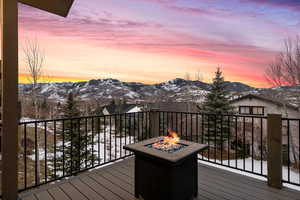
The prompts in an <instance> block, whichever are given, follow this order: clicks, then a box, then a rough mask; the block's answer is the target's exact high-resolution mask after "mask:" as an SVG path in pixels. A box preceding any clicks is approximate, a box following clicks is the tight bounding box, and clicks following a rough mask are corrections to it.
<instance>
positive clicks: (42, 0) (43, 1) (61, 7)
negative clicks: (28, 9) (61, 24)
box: [19, 0, 74, 17]
mask: <svg viewBox="0 0 300 200" xmlns="http://www.w3.org/2000/svg"><path fill="white" fill-rule="evenodd" d="M19 2H20V3H23V4H26V5H29V6H32V7H35V8H39V9H41V10H44V11H47V12H50V13H53V14H56V15H60V16H62V17H66V16H67V15H68V13H69V11H70V8H71V6H72V4H73V2H74V0H19Z"/></svg>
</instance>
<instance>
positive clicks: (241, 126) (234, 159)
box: [159, 111, 300, 186]
mask: <svg viewBox="0 0 300 200" xmlns="http://www.w3.org/2000/svg"><path fill="white" fill-rule="evenodd" d="M159 118H160V119H159V121H160V133H161V134H162V135H166V134H167V129H168V128H171V129H173V130H174V131H176V132H177V133H178V134H179V136H180V137H181V138H182V139H185V140H189V141H193V142H198V143H203V144H207V145H208V146H209V148H208V149H207V150H206V151H205V152H202V153H201V154H200V155H199V157H198V158H199V160H201V161H204V162H209V163H213V164H218V165H221V166H224V167H227V168H232V169H236V170H240V171H243V172H247V173H250V174H254V175H258V176H261V177H267V153H268V152H267V124H268V122H267V117H265V116H247V115H218V116H217V115H213V114H205V113H190V112H165V111H160V112H159ZM282 127H283V128H282V135H283V139H282V142H283V143H282V145H283V146H282V148H283V152H282V153H283V170H282V173H283V174H282V175H283V176H282V177H283V179H282V180H283V182H285V183H289V184H293V185H297V186H300V175H299V174H300V172H299V168H300V166H299V160H300V157H299V151H300V149H299V134H300V119H286V118H283V119H282Z"/></svg>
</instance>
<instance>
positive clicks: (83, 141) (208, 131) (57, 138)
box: [19, 111, 300, 191]
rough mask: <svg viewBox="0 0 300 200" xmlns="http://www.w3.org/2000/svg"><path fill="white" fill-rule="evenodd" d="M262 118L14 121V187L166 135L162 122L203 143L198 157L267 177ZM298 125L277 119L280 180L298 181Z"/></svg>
mask: <svg viewBox="0 0 300 200" xmlns="http://www.w3.org/2000/svg"><path fill="white" fill-rule="evenodd" d="M268 123H269V122H268V118H267V117H264V116H242V115H222V116H216V115H212V114H205V113H187V112H165V111H150V112H137V113H126V114H116V115H105V116H92V117H79V118H72V119H56V120H43V121H32V122H20V124H19V140H20V141H19V190H20V191H24V190H27V189H30V188H32V187H36V186H39V185H41V184H45V183H49V182H51V181H55V180H59V179H62V178H64V177H68V176H72V175H76V174H77V173H79V172H82V171H85V170H88V169H92V168H96V167H99V166H102V165H105V164H108V163H110V162H114V161H116V160H119V159H123V158H126V157H128V156H131V155H132V154H131V153H130V152H127V151H125V150H123V146H124V145H126V144H131V143H135V142H138V141H141V140H144V139H147V138H151V137H154V136H157V135H167V130H168V128H171V129H173V130H174V131H176V132H177V133H178V134H179V136H180V137H181V139H185V140H189V141H193V142H198V143H204V144H208V146H209V148H208V149H207V150H206V151H205V152H202V153H201V154H200V155H199V156H198V158H199V160H201V161H205V162H209V163H214V164H218V165H221V166H225V167H228V168H232V169H237V170H241V171H244V172H248V173H251V174H255V175H259V176H262V177H267V176H268V173H267V171H268V170H267V169H268V166H267V157H268V154H267V153H268V152H267V143H268V139H267V135H268V134H267V132H268V131H267V128H268V127H267V126H268ZM299 125H300V119H286V118H283V119H282V137H283V138H282V142H283V156H282V157H283V164H284V167H283V176H282V181H283V182H285V183H290V184H294V185H298V186H300V176H299V132H300V126H299ZM279 157H280V156H279Z"/></svg>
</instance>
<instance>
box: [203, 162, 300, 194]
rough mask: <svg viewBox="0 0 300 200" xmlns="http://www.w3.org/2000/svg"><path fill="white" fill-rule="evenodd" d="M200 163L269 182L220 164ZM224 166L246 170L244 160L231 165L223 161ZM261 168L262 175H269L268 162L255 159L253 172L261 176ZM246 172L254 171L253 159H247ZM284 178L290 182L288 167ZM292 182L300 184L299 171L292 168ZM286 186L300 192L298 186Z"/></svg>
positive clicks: (283, 171)
mask: <svg viewBox="0 0 300 200" xmlns="http://www.w3.org/2000/svg"><path fill="white" fill-rule="evenodd" d="M200 158H202V157H200ZM203 159H204V160H208V158H206V157H203ZM210 161H212V162H215V160H214V159H210ZM199 163H202V164H205V165H209V166H213V167H217V168H220V169H224V170H227V171H231V172H234V173H238V174H242V175H245V176H249V177H253V178H256V179H260V180H263V181H266V180H267V179H266V178H264V177H262V176H259V175H255V174H251V173H248V172H244V171H240V170H237V169H232V168H229V167H226V166H221V165H218V164H213V163H208V162H205V161H202V160H201V161H199ZM216 163H219V164H221V161H220V160H216ZM236 164H237V165H236ZM261 164H262V165H261ZM223 165H227V166H231V167H237V168H238V169H244V160H243V159H238V160H230V161H229V163H228V160H223ZM261 166H262V172H263V173H262V174H264V175H267V168H268V165H267V161H260V160H255V159H254V160H253V172H256V173H259V174H260V173H261ZM245 170H248V171H252V159H251V158H246V159H245ZM282 178H283V180H288V167H286V166H283V168H282ZM290 182H292V183H298V184H299V183H300V174H299V171H296V170H295V169H293V168H291V170H290ZM284 185H285V186H287V187H289V188H293V189H296V190H299V191H300V187H298V186H295V185H291V184H284Z"/></svg>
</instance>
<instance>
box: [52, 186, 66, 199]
mask: <svg viewBox="0 0 300 200" xmlns="http://www.w3.org/2000/svg"><path fill="white" fill-rule="evenodd" d="M48 192H49V194H51V196H52V197H53V198H54V199H55V200H60V199H66V200H67V199H68V200H70V198H69V197H68V196H67V195H66V194H65V193H64V192H63V191H62V190H61V189H60V188H59V187H53V188H50V189H48Z"/></svg>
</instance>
